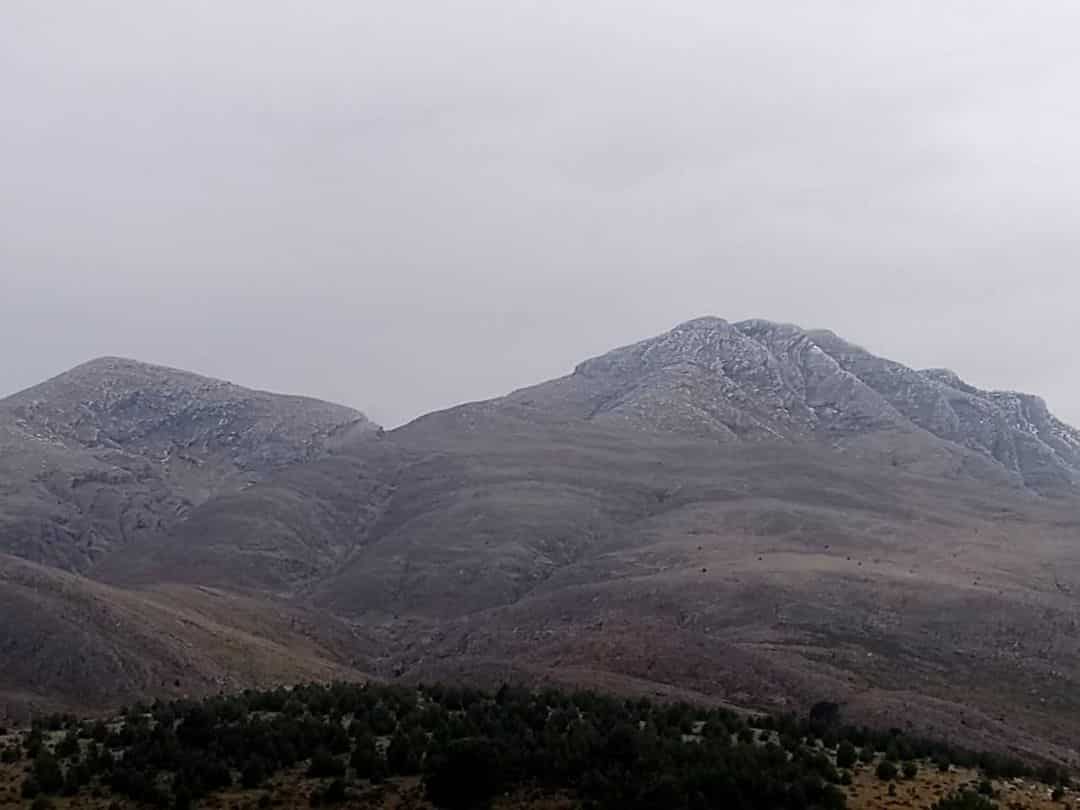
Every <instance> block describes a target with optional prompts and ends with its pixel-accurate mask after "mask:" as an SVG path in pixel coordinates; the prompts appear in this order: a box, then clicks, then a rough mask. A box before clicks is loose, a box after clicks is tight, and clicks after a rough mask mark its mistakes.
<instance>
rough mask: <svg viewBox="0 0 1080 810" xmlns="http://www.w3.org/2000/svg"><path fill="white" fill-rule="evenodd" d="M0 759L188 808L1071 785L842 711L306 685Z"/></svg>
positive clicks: (29, 788)
mask: <svg viewBox="0 0 1080 810" xmlns="http://www.w3.org/2000/svg"><path fill="white" fill-rule="evenodd" d="M0 755H2V757H3V759H4V761H7V762H16V761H20V760H23V759H25V760H27V763H28V770H27V775H26V777H25V780H24V782H23V786H22V790H23V796H24V797H26V798H35V797H38V796H47V795H55V794H65V795H74V794H78V793H80V792H81V791H92V792H95V793H98V794H101V795H104V793H105V791H106V790H107V791H110V792H111V793H112V794H114V795H118V796H126V797H129V798H131V799H134V800H136V801H138V802H141V803H144V804H147V805H151V806H155V807H161V808H177V810H184V808H188V807H190V806H191V805H192V804H193V803H195V802H197V801H198V800H199V799H201V798H203V797H206V796H208V795H210V794H212V793H213V792H215V791H218V790H221V789H224V788H228V787H230V786H234V785H240V786H243V787H245V788H259V787H262V786H264V785H265V783H266V782H267V780H268V779H270V777H271V776H273V775H274V774H276V773H278V772H281V771H283V770H292V769H296V768H303V769H305V772H306V774H307V776H309V777H310V778H311V779H313V780H319V781H318V787H317V790H316V791H315V793H314V795H313V803H316V804H334V803H336V802H340V801H343V800H345V799H347V798H348V797H349V796H350V793H351V792H352V791H354V790H355V787H356V786H357V785H361V784H368V783H375V784H377V783H379V782H382V781H384V780H386V779H388V778H391V777H401V776H420V777H422V778H423V785H424V789H425V791H426V794H427V797H428V799H429V800H430V801H431V802H432V803H433V804H434V805H435V806H436V807H439V808H445V810H475V809H477V808H485V807H487V806H488V805H489V804H490V802H491V801H492V799H493V797H495V796H496V795H498V794H500V793H502V792H506V791H513V790H519V789H539V790H544V791H558V792H566V793H570V794H572V795H574V796H576V797H577V798H578V799H579V800H580V801H581V802H582V804H583V805H584V806H586V807H589V808H593V809H594V810H615V808H619V810H651V809H652V808H656V807H665V808H672V809H673V810H681V809H685V810H706V808H716V807H724V808H733V810H759V809H760V810H765V808H770V809H771V810H802V809H803V808H807V807H816V808H821V810H843V808H844V806H845V794H844V792H843V790H842V786H843V785H845V784H850V781H851V770H852V769H853V768H856V767H859V766H860V764H866V765H869V764H870V763H875V762H876V763H877V767H876V771H877V775H878V777H879V778H881V779H884V780H893V779H901V778H908V779H910V778H914V777H915V775H916V774H917V773H918V768H919V765H918V763H919V762H923V763H933V764H934V765H936V766H937V767H940V768H943V769H948V768H949V767H950V766H951V765H957V766H964V767H973V768H975V767H977V768H979V769H981V770H982V772H983V773H984V775H985V776H986V777H988V778H997V777H1014V776H1022V777H1037V778H1040V779H1042V780H1043V781H1046V782H1048V783H1050V784H1054V785H1059V784H1064V783H1067V781H1068V774H1066V773H1064V772H1062V771H1061V770H1059V769H1057V768H1056V767H1053V766H1049V765H1047V766H1043V767H1042V768H1038V769H1033V768H1032V766H1030V765H1029V764H1027V763H1025V762H1022V761H1020V760H1018V759H1015V758H1012V757H1006V756H1001V755H997V754H992V753H975V752H971V751H968V750H966V749H963V748H959V747H955V746H951V745H949V744H947V743H944V742H942V741H934V740H929V739H924V738H921V737H917V736H913V735H908V734H905V733H903V732H901V731H900V730H898V729H893V730H877V729H870V728H865V727H856V726H852V725H848V724H845V723H843V722H842V718H841V713H840V707H839V706H837V705H836V704H833V703H827V702H825V703H820V704H818V705H817V706H815V707H814V709H813V710H812V711H811V712H810V714H809V716H807V717H796V716H793V715H787V716H777V717H772V716H765V715H747V714H739V713H735V712H733V711H729V710H726V709H720V708H708V707H702V706H695V705H692V704H688V703H662V702H654V701H651V700H648V699H625V698H619V697H614V696H610V695H603V694H599V693H596V692H592V691H575V692H569V691H561V690H556V689H541V690H528V689H524V688H517V687H513V686H503V687H502V688H501V689H499V690H498V691H497V692H495V693H490V692H484V691H481V690H477V689H471V688H458V687H452V686H443V685H435V686H421V687H419V688H406V687H402V686H384V685H376V684H355V683H333V684H307V685H301V686H296V687H292V688H279V689H272V690H247V691H244V692H241V693H239V694H234V695H219V696H215V697H210V698H206V699H202V700H173V701H167V702H166V701H159V702H155V703H152V704H139V705H135V706H132V707H130V708H129V709H128V710H127V711H125V712H124V713H123V714H122V715H121V716H119V717H117V718H115V719H113V720H111V721H104V720H97V721H80V720H79V719H77V718H75V717H72V716H63V715H55V716H50V717H45V718H39V719H38V720H37V721H35V723H34V724H33V726H32V727H31V729H30V731H29V733H27V734H26V735H25V736H24V737H23V738H22V741H21V744H18V745H12V746H9V747H8V748H7V749H5V750H4V751H2V752H0ZM981 799H983V797H980V796H977V795H976V794H973V795H972V797H956V798H955V799H954V800H955V801H956V802H961V801H962V802H976V801H979V800H981ZM942 810H949V808H947V807H946V808H942ZM958 810H962V809H961V808H958ZM975 810H979V808H975Z"/></svg>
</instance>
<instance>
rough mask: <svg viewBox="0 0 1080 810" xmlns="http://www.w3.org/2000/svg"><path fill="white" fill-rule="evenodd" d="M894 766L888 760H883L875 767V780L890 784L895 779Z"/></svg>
mask: <svg viewBox="0 0 1080 810" xmlns="http://www.w3.org/2000/svg"><path fill="white" fill-rule="evenodd" d="M896 773H897V771H896V764H895V763H893V762H892V761H890V760H887V759H883V760H882V761H881V763H880V764H879V765H878V766H877V778H878V779H880V780H881V781H882V782H890V781H892V780H893V779H895V778H896Z"/></svg>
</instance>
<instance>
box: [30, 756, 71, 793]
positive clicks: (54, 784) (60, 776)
mask: <svg viewBox="0 0 1080 810" xmlns="http://www.w3.org/2000/svg"><path fill="white" fill-rule="evenodd" d="M33 773H34V779H35V780H36V781H37V784H38V787H39V788H41V792H42V793H59V792H60V790H61V789H62V788H63V787H64V772H63V771H62V770H60V763H59V762H57V761H56V757H54V756H53V755H52V754H50V753H49V752H48V751H42V752H41V753H40V754H38V755H37V757H36V758H35V759H34V765H33Z"/></svg>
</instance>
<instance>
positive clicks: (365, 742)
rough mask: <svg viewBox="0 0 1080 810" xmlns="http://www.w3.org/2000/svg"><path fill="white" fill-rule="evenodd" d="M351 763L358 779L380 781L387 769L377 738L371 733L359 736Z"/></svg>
mask: <svg viewBox="0 0 1080 810" xmlns="http://www.w3.org/2000/svg"><path fill="white" fill-rule="evenodd" d="M349 764H350V765H351V766H352V768H353V770H354V771H355V772H356V777H357V779H371V780H372V781H380V780H381V778H382V776H383V775H384V773H385V771H386V762H385V761H384V760H383V757H382V754H380V753H379V748H378V745H377V744H376V742H375V738H374V737H372V736H370V735H367V736H363V737H357V739H356V747H355V748H353V752H352V756H351V757H350V758H349Z"/></svg>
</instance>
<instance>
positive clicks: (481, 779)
mask: <svg viewBox="0 0 1080 810" xmlns="http://www.w3.org/2000/svg"><path fill="white" fill-rule="evenodd" d="M498 770H499V769H498V762H497V758H496V756H495V749H494V747H493V746H492V745H491V743H490V742H489V741H488V740H478V739H469V740H459V741H457V742H455V743H453V744H451V745H450V747H449V748H448V749H447V750H446V752H445V753H443V754H441V755H439V756H438V757H436V758H434V761H433V762H432V765H431V769H430V771H429V773H428V775H427V778H426V779H425V781H424V786H425V789H426V792H427V797H428V799H429V800H430V801H431V803H432V804H434V805H435V806H436V807H439V808H443V810H474V809H475V808H486V807H488V806H489V805H490V804H491V800H492V799H493V798H494V796H495V794H496V793H497V792H498V782H497V781H496V775H497V773H498Z"/></svg>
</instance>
